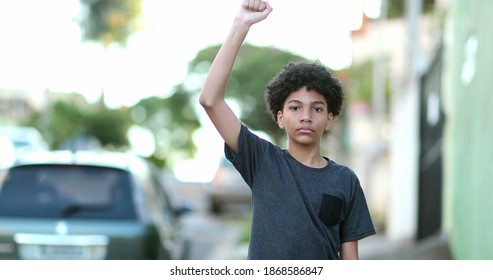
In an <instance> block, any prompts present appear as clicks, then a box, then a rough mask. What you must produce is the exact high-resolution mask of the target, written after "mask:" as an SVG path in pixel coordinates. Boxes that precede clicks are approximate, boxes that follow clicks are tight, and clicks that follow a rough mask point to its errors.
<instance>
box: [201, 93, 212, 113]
mask: <svg viewBox="0 0 493 280" xmlns="http://www.w3.org/2000/svg"><path fill="white" fill-rule="evenodd" d="M199 104H200V105H201V106H202V107H203V108H204V109H206V110H207V109H209V108H212V107H213V105H214V101H213V100H212V99H211V98H208V97H207V95H206V94H204V92H201V93H200V97H199Z"/></svg>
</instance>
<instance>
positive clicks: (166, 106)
mask: <svg viewBox="0 0 493 280" xmlns="http://www.w3.org/2000/svg"><path fill="white" fill-rule="evenodd" d="M192 99H193V98H191V96H190V94H189V92H187V91H185V90H184V89H183V88H182V87H181V86H177V87H176V89H175V91H174V93H173V94H172V95H170V96H169V97H167V98H162V97H157V96H154V97H149V98H146V99H142V100H141V101H139V102H138V103H137V104H136V105H135V106H133V107H132V119H133V121H134V123H136V124H138V125H140V126H142V127H145V128H147V129H149V130H150V131H151V132H152V134H153V135H154V136H155V139H156V152H155V154H154V155H153V156H152V160H153V161H154V162H155V163H156V164H157V165H159V166H163V165H168V167H170V166H169V165H171V164H172V162H173V161H174V160H177V159H183V158H191V157H193V155H194V153H195V151H196V147H195V144H194V143H193V140H192V135H193V133H194V132H195V130H197V128H198V127H199V126H200V123H199V120H198V117H197V114H196V111H195V109H194V102H193V101H192Z"/></svg>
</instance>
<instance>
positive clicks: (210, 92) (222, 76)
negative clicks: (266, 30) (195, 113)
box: [200, 20, 250, 108]
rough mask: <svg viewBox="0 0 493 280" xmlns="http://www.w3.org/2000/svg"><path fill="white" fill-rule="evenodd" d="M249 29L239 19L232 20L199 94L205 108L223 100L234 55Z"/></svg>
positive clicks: (234, 58)
mask: <svg viewBox="0 0 493 280" xmlns="http://www.w3.org/2000/svg"><path fill="white" fill-rule="evenodd" d="M249 29H250V25H249V24H247V23H244V22H241V21H239V20H235V21H234V23H233V26H232V27H231V30H230V31H229V34H228V36H227V38H226V40H225V41H224V44H223V45H222V46H221V48H220V49H219V52H218V53H217V55H216V58H215V59H214V61H213V62H212V65H211V67H210V69H209V74H208V75H207V79H206V80H205V83H204V86H203V88H202V92H201V94H200V104H201V105H202V106H204V107H206V108H207V107H212V106H213V105H214V104H215V103H217V102H218V101H222V100H224V94H225V91H226V86H227V84H228V80H229V77H230V75H231V71H232V70H233V66H234V63H235V60H236V56H237V55H238V52H239V51H240V48H241V45H242V44H243V42H244V40H245V38H246V36H247V33H248V31H249Z"/></svg>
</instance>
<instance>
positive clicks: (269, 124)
mask: <svg viewBox="0 0 493 280" xmlns="http://www.w3.org/2000/svg"><path fill="white" fill-rule="evenodd" d="M219 48H220V46H213V47H209V48H206V49H204V50H202V51H200V52H199V53H198V54H197V56H196V57H195V58H194V59H193V60H192V62H191V63H190V65H189V69H190V70H189V76H195V77H202V78H204V77H205V76H206V74H207V72H208V70H209V66H210V65H211V63H212V61H213V59H214V57H215V56H216V54H217V52H218V51H219ZM303 59H304V58H303V57H301V56H298V55H295V54H293V53H290V52H286V51H282V50H280V49H277V48H272V47H256V46H252V45H249V44H246V45H243V46H242V48H241V50H240V52H239V54H238V57H237V59H236V63H235V66H234V68H233V71H232V73H231V77H230V80H229V83H228V87H227V89H226V91H227V92H226V96H227V97H228V98H232V99H234V100H235V101H236V102H238V104H239V105H240V106H239V107H240V110H241V111H240V112H239V117H240V120H241V121H242V122H244V123H245V124H247V125H248V126H249V127H251V128H252V129H255V130H261V131H264V132H265V133H267V134H269V135H270V136H271V137H272V138H273V140H274V141H275V142H276V143H281V142H282V140H283V137H284V135H285V133H284V131H282V130H281V129H279V127H278V126H277V124H276V123H275V122H274V120H272V118H271V116H270V114H269V113H268V112H267V110H266V107H265V102H264V91H265V86H266V85H267V83H268V82H269V81H270V80H271V79H272V78H273V77H274V76H275V75H276V74H277V73H278V72H279V71H280V70H281V69H282V67H283V66H284V65H285V64H287V63H288V62H289V61H297V60H303ZM198 90H199V89H196V93H198Z"/></svg>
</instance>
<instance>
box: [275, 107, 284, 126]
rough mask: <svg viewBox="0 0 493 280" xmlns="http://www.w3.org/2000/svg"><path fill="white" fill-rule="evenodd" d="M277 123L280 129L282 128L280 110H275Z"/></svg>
mask: <svg viewBox="0 0 493 280" xmlns="http://www.w3.org/2000/svg"><path fill="white" fill-rule="evenodd" d="M277 125H279V128H280V129H284V123H283V119H282V111H277Z"/></svg>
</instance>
